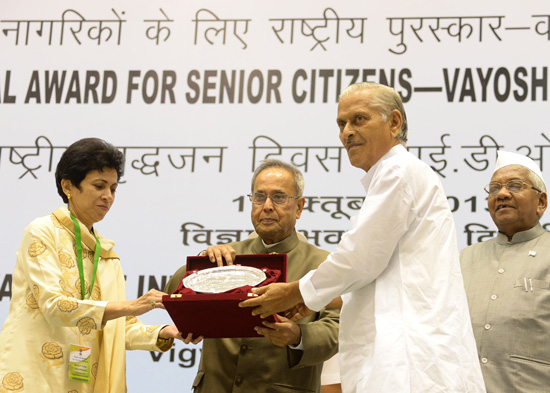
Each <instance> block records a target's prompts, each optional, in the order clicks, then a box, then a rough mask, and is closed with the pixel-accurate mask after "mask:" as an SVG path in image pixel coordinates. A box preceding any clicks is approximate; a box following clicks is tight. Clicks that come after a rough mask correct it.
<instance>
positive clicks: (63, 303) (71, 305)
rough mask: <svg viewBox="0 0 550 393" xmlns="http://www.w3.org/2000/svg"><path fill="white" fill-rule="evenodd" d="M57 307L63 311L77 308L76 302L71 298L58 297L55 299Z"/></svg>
mask: <svg viewBox="0 0 550 393" xmlns="http://www.w3.org/2000/svg"><path fill="white" fill-rule="evenodd" d="M57 307H59V309H60V310H61V311H63V312H71V311H74V310H76V309H77V308H78V302H77V301H76V300H72V299H60V300H58V301H57Z"/></svg>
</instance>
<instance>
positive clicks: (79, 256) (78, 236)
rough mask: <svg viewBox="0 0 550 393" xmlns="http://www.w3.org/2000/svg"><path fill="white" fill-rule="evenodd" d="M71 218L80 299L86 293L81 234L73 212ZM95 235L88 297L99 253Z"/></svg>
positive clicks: (92, 287)
mask: <svg viewBox="0 0 550 393" xmlns="http://www.w3.org/2000/svg"><path fill="white" fill-rule="evenodd" d="M71 220H73V222H74V235H75V238H76V259H77V262H78V273H79V274H80V287H81V290H82V299H83V300H84V297H85V295H86V284H85V283H84V264H83V263H82V234H81V232H80V224H79V223H78V221H77V219H76V218H75V217H74V216H73V213H71ZM94 237H95V253H94V272H93V273H92V285H91V286H90V297H91V296H92V289H94V284H95V276H96V273H97V265H98V261H99V254H100V253H101V243H99V240H98V239H97V237H96V235H95V234H94Z"/></svg>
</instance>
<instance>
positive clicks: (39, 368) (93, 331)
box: [0, 207, 172, 393]
mask: <svg viewBox="0 0 550 393" xmlns="http://www.w3.org/2000/svg"><path fill="white" fill-rule="evenodd" d="M80 226H81V230H82V243H83V244H82V248H83V265H84V266H83V267H84V280H85V287H86V291H87V294H86V300H82V295H81V285H80V276H79V272H78V265H77V259H76V245H75V237H74V224H73V222H72V220H71V218H70V216H69V211H68V210H67V208H66V207H61V208H59V209H58V210H56V211H55V212H54V213H52V214H50V215H48V216H45V217H42V218H37V219H36V220H34V221H32V222H31V223H30V224H29V226H28V227H27V228H26V229H25V231H24V233H23V240H22V241H21V246H20V248H19V251H18V252H17V263H16V266H15V271H14V273H13V282H12V299H11V303H10V310H9V315H8V318H7V319H6V322H5V324H4V326H3V328H2V333H1V334H0V348H1V350H0V392H1V393H4V392H10V393H12V392H32V393H38V392H40V393H50V392H51V393H65V392H71V393H88V392H97V393H109V392H110V393H120V392H125V391H126V375H125V373H126V366H125V362H126V360H125V356H126V354H125V350H126V349H145V350H168V349H169V346H171V344H172V342H171V341H170V342H167V343H166V346H164V345H163V348H162V349H161V348H159V347H158V346H157V338H158V331H159V330H160V327H161V326H146V325H143V324H142V323H141V322H140V321H139V320H138V319H137V318H136V317H127V318H118V319H115V320H112V321H109V322H107V323H106V324H105V326H102V325H101V321H102V319H103V313H104V311H105V306H106V304H107V302H108V301H119V300H126V294H125V282H124V275H123V273H122V269H121V266H120V261H119V259H118V256H117V255H116V254H115V253H114V252H113V246H114V242H112V241H110V240H107V239H105V238H103V237H102V236H98V238H99V240H100V243H101V254H100V259H99V264H98V268H97V278H96V281H95V285H94V287H93V291H92V294H91V297H90V293H89V292H90V283H91V279H92V271H93V270H92V268H93V261H94V251H93V250H95V239H94V237H93V235H92V234H91V233H90V231H88V229H87V228H86V226H85V225H83V224H81V225H80ZM71 344H78V345H82V346H87V347H91V349H92V350H91V364H92V371H91V373H92V377H91V381H90V383H84V382H73V381H69V348H70V345H71ZM168 345H169V346H168Z"/></svg>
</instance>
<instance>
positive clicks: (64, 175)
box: [55, 138, 124, 203]
mask: <svg viewBox="0 0 550 393" xmlns="http://www.w3.org/2000/svg"><path fill="white" fill-rule="evenodd" d="M104 168H112V169H114V170H116V172H117V175H118V178H117V179H118V180H120V178H121V177H122V175H123V174H124V154H122V153H121V152H120V151H119V150H118V149H117V148H115V147H114V146H113V145H111V144H110V143H107V142H105V141H104V140H102V139H99V138H84V139H81V140H79V141H76V142H75V143H73V144H72V145H71V146H69V148H68V149H67V150H65V152H64V153H63V155H62V156H61V159H60V160H59V163H58V164H57V169H56V170H55V183H56V185H57V192H58V193H59V195H60V196H61V198H63V202H65V203H67V202H69V200H68V199H67V196H66V195H65V193H64V192H63V188H62V187H61V180H62V179H67V180H70V181H71V183H72V184H73V185H74V186H75V187H76V188H78V189H80V182H82V180H84V178H85V177H86V175H87V174H88V172H91V171H95V170H98V171H103V169H104Z"/></svg>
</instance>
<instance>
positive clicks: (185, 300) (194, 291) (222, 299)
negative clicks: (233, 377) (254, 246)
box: [162, 254, 287, 338]
mask: <svg viewBox="0 0 550 393" xmlns="http://www.w3.org/2000/svg"><path fill="white" fill-rule="evenodd" d="M234 261H235V265H231V266H222V267H215V268H212V262H210V260H209V259H208V257H200V256H189V257H187V269H186V270H187V275H186V277H184V278H183V279H182V280H181V281H180V285H179V286H178V289H177V290H176V291H175V292H174V293H172V294H169V295H164V296H163V297H162V303H163V304H164V307H165V308H166V311H168V314H170V317H171V318H172V320H173V321H174V323H175V325H176V326H177V327H178V329H179V331H180V332H181V333H182V335H183V337H186V336H187V334H188V333H192V334H193V337H195V338H196V337H198V336H203V337H204V338H236V337H239V338H242V337H261V336H260V335H259V334H258V333H257V332H256V330H255V329H254V328H255V327H256V326H263V325H262V322H263V321H269V322H279V318H278V316H277V315H276V314H273V315H270V316H269V317H267V318H266V319H262V318H260V316H259V315H252V309H251V308H242V307H239V303H240V302H242V301H243V300H246V299H250V298H251V297H253V296H254V295H253V294H252V293H251V292H250V291H249V288H250V287H257V286H262V285H267V284H268V283H270V282H286V273H287V255H286V254H249V255H237V256H236V257H235V260H234ZM240 289H244V290H243V291H240Z"/></svg>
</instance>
